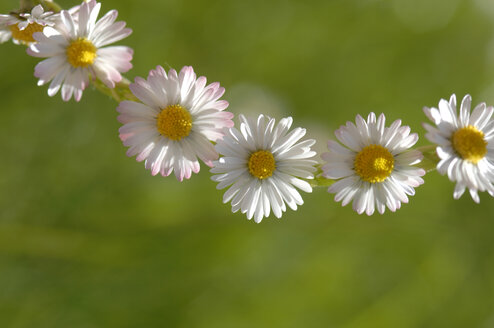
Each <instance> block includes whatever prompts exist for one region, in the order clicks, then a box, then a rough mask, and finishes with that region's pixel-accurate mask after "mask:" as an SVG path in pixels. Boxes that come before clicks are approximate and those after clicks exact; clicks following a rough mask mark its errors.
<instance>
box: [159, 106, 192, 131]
mask: <svg viewBox="0 0 494 328" xmlns="http://www.w3.org/2000/svg"><path fill="white" fill-rule="evenodd" d="M156 126H157V127H158V131H159V132H160V133H161V134H162V135H163V136H165V137H167V138H169V139H172V140H180V139H182V138H185V137H187V136H188V135H189V133H190V130H191V129H192V117H191V116H190V113H189V111H188V110H187V109H185V108H183V107H182V106H180V105H170V106H167V107H166V108H165V109H163V110H162V111H161V112H160V113H159V114H158V119H157V121H156Z"/></svg>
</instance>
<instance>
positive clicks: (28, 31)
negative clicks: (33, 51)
mask: <svg viewBox="0 0 494 328" xmlns="http://www.w3.org/2000/svg"><path fill="white" fill-rule="evenodd" d="M57 19H59V15H58V14H53V13H52V12H50V11H49V12H46V13H45V12H44V9H43V6H41V5H37V6H35V7H34V8H33V9H32V10H31V13H30V14H29V13H23V14H20V15H19V16H14V15H0V43H3V42H6V41H8V40H9V39H10V38H12V40H13V41H14V43H16V44H21V43H22V44H31V43H33V42H36V40H35V39H34V38H33V33H35V32H41V31H43V28H44V27H45V26H53V25H55V23H56V22H57Z"/></svg>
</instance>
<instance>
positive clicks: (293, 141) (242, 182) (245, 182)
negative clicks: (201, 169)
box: [211, 115, 316, 223]
mask: <svg viewBox="0 0 494 328" xmlns="http://www.w3.org/2000/svg"><path fill="white" fill-rule="evenodd" d="M292 121H293V120H292V118H291V117H288V118H284V119H282V120H281V121H280V122H279V123H278V124H277V125H276V124H275V120H274V119H272V118H268V117H265V116H264V115H259V117H258V118H257V119H254V118H251V119H246V118H245V117H244V116H243V115H240V131H239V130H237V129H236V128H231V129H229V130H228V131H227V133H226V135H225V136H224V137H223V139H222V140H219V141H218V143H217V144H216V146H215V147H216V150H217V151H218V153H220V154H221V155H223V156H224V157H221V158H220V159H219V160H218V161H215V162H214V163H213V165H214V167H213V168H212V169H211V173H215V174H216V175H213V176H212V177H211V179H212V180H213V181H216V182H219V183H218V185H217V189H224V188H226V187H228V186H230V188H229V189H228V190H227V191H226V192H225V194H224V195H223V203H228V202H230V201H231V204H232V212H233V213H235V212H237V211H238V210H240V211H241V212H242V213H246V214H247V219H249V220H250V219H251V218H252V217H254V221H255V222H257V223H259V222H261V220H262V218H263V217H268V216H269V214H270V211H271V210H273V213H274V215H275V216H276V217H277V218H280V217H281V214H282V212H285V211H286V205H285V202H286V204H288V206H289V207H290V208H291V209H292V210H294V211H295V210H296V209H297V205H302V204H303V203H304V202H303V200H302V197H301V196H300V194H299V192H298V191H297V189H295V187H297V188H299V189H301V190H303V191H305V192H312V187H311V185H310V184H309V183H308V182H306V181H304V180H302V179H313V178H314V175H313V172H314V171H315V170H316V169H315V168H314V164H316V161H314V160H310V159H309V158H311V157H313V156H315V155H316V152H314V151H312V150H311V149H310V147H311V146H312V145H314V143H315V140H312V139H310V140H305V141H302V142H298V141H299V140H300V139H301V138H302V137H303V136H304V135H305V133H306V131H305V129H302V128H296V129H294V130H293V131H291V132H290V133H288V130H289V129H290V126H291V125H292Z"/></svg>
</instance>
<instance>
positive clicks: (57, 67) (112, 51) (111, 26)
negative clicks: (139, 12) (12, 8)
mask: <svg viewBox="0 0 494 328" xmlns="http://www.w3.org/2000/svg"><path fill="white" fill-rule="evenodd" d="M100 8H101V4H100V3H98V2H96V1H95V0H90V1H88V2H83V3H82V4H81V6H80V7H79V10H77V11H76V12H75V13H74V14H71V12H70V11H65V10H62V11H61V12H60V18H61V23H60V24H57V25H56V26H54V27H45V28H44V29H43V32H42V33H34V35H33V37H34V39H35V40H36V41H37V43H35V44H33V45H31V46H30V47H29V49H28V54H30V55H31V56H34V57H42V58H48V59H45V60H43V61H42V62H40V63H39V64H38V65H36V68H35V72H34V75H35V76H36V77H38V78H39V81H38V85H44V84H46V83H48V82H50V81H51V83H50V86H49V87H48V95H49V96H54V95H55V94H56V93H57V92H58V91H59V90H60V89H61V91H62V99H63V100H65V101H68V100H70V98H72V96H74V99H75V100H76V101H79V100H80V99H81V97H82V91H83V90H84V89H85V88H86V87H87V86H88V84H89V77H90V76H91V77H93V78H98V79H100V80H101V81H102V82H103V83H104V84H105V85H106V86H107V87H109V88H114V87H115V82H120V81H121V80H122V76H121V74H120V73H123V72H127V71H128V70H129V69H131V68H132V64H131V63H130V61H131V60H132V55H133V50H132V49H131V48H129V47H124V46H112V47H105V46H107V45H109V44H111V43H114V42H117V41H120V40H122V39H123V38H125V37H127V36H128V35H129V34H130V33H132V30H131V29H129V28H125V22H115V20H116V19H117V15H118V12H117V11H116V10H111V11H109V12H108V13H107V14H106V15H105V16H103V17H102V18H101V19H99V20H97V18H98V14H99V11H100Z"/></svg>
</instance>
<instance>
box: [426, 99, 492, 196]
mask: <svg viewBox="0 0 494 328" xmlns="http://www.w3.org/2000/svg"><path fill="white" fill-rule="evenodd" d="M471 103H472V98H471V97H470V95H466V96H465V97H464V98H463V101H462V102H461V107H460V113H459V115H458V113H457V111H456V96H455V95H452V96H451V98H450V100H449V102H448V101H446V100H444V99H441V100H440V101H439V106H438V107H439V109H437V108H428V107H424V113H425V114H426V115H427V117H428V118H429V119H430V120H431V121H432V122H434V124H435V127H433V126H431V125H429V124H426V123H424V128H425V129H426V130H427V134H426V135H425V136H426V138H427V139H429V141H431V142H433V143H435V144H437V148H436V152H437V155H438V156H439V158H440V161H439V163H438V164H437V170H438V171H439V173H441V174H443V175H444V174H448V178H449V180H451V181H453V182H456V186H455V190H454V193H453V197H454V198H455V199H458V198H460V197H461V195H463V193H464V192H465V189H466V188H468V190H469V191H470V195H471V196H472V199H473V200H474V201H475V202H476V203H479V202H480V199H479V195H478V191H488V192H489V194H490V195H491V196H494V186H493V182H494V121H492V120H490V118H491V116H492V113H493V108H492V107H490V106H489V107H487V106H486V105H485V103H481V104H479V105H477V106H476V107H475V109H474V110H473V112H472V113H470V107H471Z"/></svg>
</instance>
